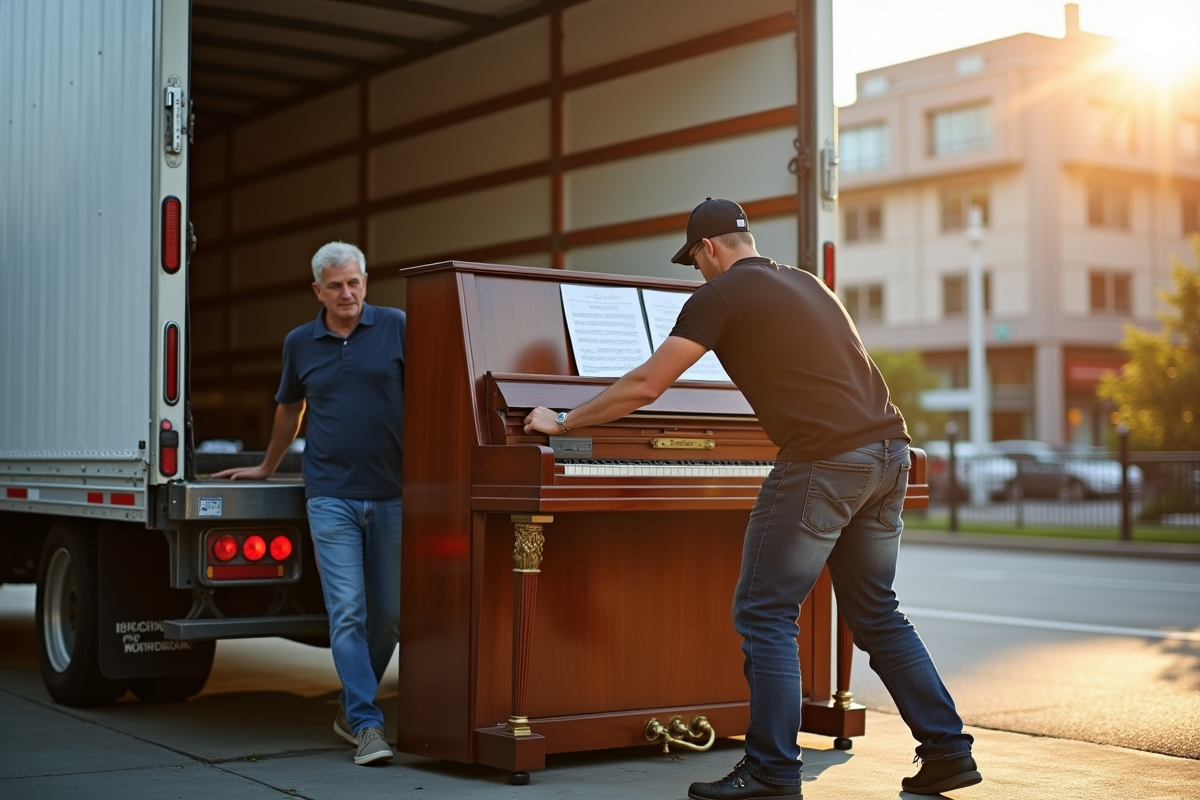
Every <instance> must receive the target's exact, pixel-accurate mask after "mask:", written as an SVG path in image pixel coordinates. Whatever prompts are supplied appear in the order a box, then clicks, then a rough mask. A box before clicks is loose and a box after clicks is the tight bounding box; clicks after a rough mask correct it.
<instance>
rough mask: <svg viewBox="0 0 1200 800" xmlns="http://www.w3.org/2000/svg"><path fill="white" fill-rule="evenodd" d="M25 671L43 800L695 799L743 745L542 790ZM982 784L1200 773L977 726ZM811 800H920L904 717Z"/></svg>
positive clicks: (622, 764)
mask: <svg viewBox="0 0 1200 800" xmlns="http://www.w3.org/2000/svg"><path fill="white" fill-rule="evenodd" d="M28 678H29V675H28V673H27V672H26V671H23V670H13V669H11V668H8V667H5V668H4V669H3V670H2V671H0V681H2V682H3V686H4V688H3V690H0V718H2V719H3V720H4V723H3V726H2V727H0V754H2V755H0V796H3V797H5V798H13V800H17V799H18V798H20V800H26V799H28V800H34V798H65V797H71V798H78V797H86V798H89V799H93V800H100V798H121V799H122V800H133V799H134V798H156V799H157V798H180V799H181V800H190V799H191V798H195V799H196V800H201V799H203V800H211V798H216V797H219V798H221V800H241V799H242V798H247V799H249V798H270V797H304V798H313V799H314V800H340V799H341V798H376V797H378V798H385V797H422V798H429V799H430V800H432V799H433V798H455V799H456V800H460V799H461V800H474V799H475V798H479V799H480V800H483V799H484V798H494V797H508V798H517V797H528V798H530V800H533V798H605V800H619V799H621V798H631V799H632V798H648V797H654V798H683V797H686V794H687V786H688V784H689V783H690V782H691V781H693V780H713V779H716V778H719V777H720V776H722V775H724V774H725V773H726V772H728V771H729V769H730V768H731V767H732V766H733V765H734V763H736V762H737V760H738V759H739V758H740V757H741V743H740V742H738V741H736V740H721V741H720V742H718V744H717V745H716V746H715V747H714V748H713V749H712V750H711V751H709V752H707V753H686V752H685V753H681V754H671V755H663V754H662V753H661V752H659V751H658V748H656V747H652V746H647V747H645V748H638V749H632V750H620V751H607V752H597V753H588V754H581V755H571V756H554V757H551V758H550V759H549V764H548V769H547V770H545V771H544V772H538V773H534V775H533V780H532V782H531V783H530V785H529V786H524V787H512V786H509V785H508V784H507V781H506V775H505V773H503V772H500V771H497V770H491V769H486V768H481V767H470V766H463V765H458V764H450V763H445V762H438V761H430V760H427V759H423V758H418V757H416V756H408V755H403V754H401V755H398V757H397V759H396V760H395V761H393V762H391V763H390V764H387V765H384V766H373V767H356V766H354V764H353V763H352V762H351V760H350V748H349V747H348V746H346V745H344V744H342V745H339V744H338V743H337V740H336V739H334V737H333V734H332V733H331V732H330V731H329V730H328V722H329V719H330V718H331V717H332V714H331V713H330V709H331V708H332V707H334V706H333V704H334V702H335V701H334V700H333V697H332V696H331V695H329V694H327V695H323V696H319V697H315V698H304V697H300V696H292V695H289V694H288V693H286V692H277V691H272V690H270V689H267V688H262V689H260V690H258V691H252V692H238V693H236V694H234V695H226V696H213V695H206V696H202V697H201V698H199V699H197V700H194V701H191V702H189V703H187V704H185V705H183V706H179V705H163V706H153V705H148V704H141V703H132V702H131V703H124V704H120V705H118V706H116V707H113V708H109V709H105V710H99V711H77V710H67V709H63V708H60V707H56V706H54V705H52V704H51V703H50V702H49V701H48V699H47V698H46V697H45V696H44V695H42V693H41V692H40V691H38V687H34V686H30V685H29V684H30V681H29V680H28ZM971 733H972V734H974V735H975V737H976V757H977V760H978V763H979V766H980V770H981V771H982V772H983V775H984V782H983V783H982V784H980V785H979V786H974V787H971V788H969V789H964V790H961V791H959V792H954V793H951V794H950V795H949V796H950V797H953V798H960V797H961V798H974V799H975V800H993V799H994V800H1000V799H1001V798H1003V800H1034V799H1035V798H1036V799H1037V800H1067V799H1068V798H1078V800H1089V799H1090V798H1097V800H1099V798H1104V799H1105V800H1108V799H1109V798H1115V797H1119V798H1147V800H1148V799H1149V798H1164V799H1165V798H1170V799H1171V800H1177V799H1178V800H1182V799H1183V798H1196V797H1197V796H1200V762H1196V761H1189V760H1186V759H1175V758H1169V757H1166V756H1160V755H1154V754H1150V753H1142V752H1138V751H1134V750H1124V749H1121V748H1116V747H1106V746H1101V745H1093V744H1084V743H1080V742H1071V741H1065V740H1058V739H1045V738H1038V737H1032V736H1024V735H1020V734H1012V733H1003V732H999V731H990V730H981V729H971ZM801 743H802V744H803V746H804V748H805V768H804V794H805V797H806V798H808V800H822V798H829V799H830V800H832V798H862V800H869V798H880V799H881V800H882V799H883V798H895V797H897V796H898V795H899V796H900V797H915V796H914V795H907V794H905V793H902V792H900V779H901V778H902V777H904V776H905V775H908V774H911V773H912V772H913V771H914V767H913V766H912V765H911V764H909V763H908V760H909V756H910V754H911V753H912V746H913V742H912V739H911V737H910V736H909V735H908V731H907V729H906V728H905V726H904V725H903V723H902V722H901V721H900V719H899V718H898V717H895V716H892V715H888V714H879V713H868V719H867V735H866V736H865V737H863V738H861V739H858V740H856V741H855V744H854V748H853V749H852V750H850V751H848V752H843V751H838V750H834V749H832V745H831V742H830V740H829V739H826V738H823V737H812V736H807V735H804V736H802V737H801Z"/></svg>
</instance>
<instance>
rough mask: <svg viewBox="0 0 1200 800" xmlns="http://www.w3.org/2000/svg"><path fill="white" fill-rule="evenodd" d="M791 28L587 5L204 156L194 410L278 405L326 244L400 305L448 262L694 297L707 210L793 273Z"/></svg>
mask: <svg viewBox="0 0 1200 800" xmlns="http://www.w3.org/2000/svg"><path fill="white" fill-rule="evenodd" d="M794 9H795V3H794V0H756V2H743V3H730V2H726V0H656V2H653V3H646V2H644V1H643V0H593V1H592V2H585V3H581V4H579V5H574V6H570V7H568V8H566V9H565V10H563V11H560V12H555V13H553V14H551V15H550V16H547V17H542V18H539V19H537V20H534V21H532V22H529V23H526V24H524V25H521V26H519V27H515V28H511V29H508V30H506V31H503V32H501V33H498V34H495V35H493V36H491V37H488V38H486V39H482V40H478V41H475V42H473V43H470V44H467V45H464V46H462V47H459V48H457V49H455V50H451V51H448V52H445V53H442V54H439V55H436V56H434V57H431V58H428V59H425V60H422V61H419V62H416V63H412V64H409V65H406V66H403V67H400V68H397V69H395V70H393V71H391V72H387V73H383V74H380V75H377V76H375V77H373V78H370V79H368V80H364V81H362V82H361V83H359V84H355V85H351V86H347V87H344V88H342V89H339V90H336V91H333V92H331V93H329V94H327V95H324V96H322V97H320V98H318V99H315V100H312V101H309V102H307V103H304V104H302V105H298V106H294V107H292V108H289V109H286V110H284V111H281V112H279V113H277V114H274V115H272V116H270V117H267V118H264V119H260V120H257V121H254V122H251V123H248V124H246V125H243V126H241V127H238V128H236V129H234V130H232V131H229V132H226V133H223V134H221V135H219V136H215V137H210V138H209V139H206V140H203V141H201V142H199V143H198V144H197V147H196V149H195V157H194V161H193V184H192V185H193V201H194V202H193V211H192V216H193V219H194V220H195V221H196V224H197V232H198V234H199V235H200V238H201V248H200V250H199V251H198V252H197V256H196V258H195V260H194V261H193V272H192V276H193V284H192V286H193V304H192V305H193V330H194V333H195V334H196V335H195V338H194V339H193V342H194V345H193V352H194V354H195V359H194V363H193V373H192V374H193V380H194V382H195V383H196V384H197V385H201V384H202V385H203V386H204V387H206V389H205V393H204V394H202V393H200V392H197V393H196V395H195V396H194V401H195V402H196V403H197V404H202V403H204V402H207V401H206V400H205V398H206V397H214V398H215V397H217V396H220V395H223V396H225V397H226V398H227V399H228V398H230V397H232V396H233V395H234V394H235V393H236V392H238V391H245V387H247V386H250V385H252V384H256V385H257V386H259V387H260V388H259V389H258V390H257V391H258V392H259V394H260V395H261V393H262V392H264V391H266V390H267V389H268V387H270V388H273V381H274V380H275V376H277V375H278V369H279V346H280V344H281V342H282V340H283V337H284V335H285V334H286V332H287V331H288V330H289V329H290V328H292V327H294V326H295V325H298V324H300V323H302V322H304V321H306V320H308V319H311V318H312V316H313V315H314V314H315V313H316V311H317V305H316V301H315V298H313V296H312V293H311V290H310V289H309V287H308V284H309V283H310V282H311V277H310V273H309V271H308V270H309V267H308V262H309V258H310V257H311V254H312V252H313V251H314V250H315V249H316V247H318V246H319V245H320V244H321V243H323V242H325V241H328V240H330V239H334V238H342V239H346V240H348V241H354V242H357V243H358V244H360V246H362V247H363V249H364V251H365V252H366V253H367V259H368V270H369V273H370V275H371V282H370V292H369V299H370V300H371V301H372V302H375V303H377V304H394V305H399V306H403V303H404V291H403V282H402V281H399V280H396V279H394V277H393V276H394V275H395V272H396V270H397V269H398V268H400V267H402V266H408V265H412V264H420V263H427V262H432V261H438V260H443V259H448V258H455V259H460V260H475V261H488V262H494V263H508V264H521V265H526V266H545V267H551V266H553V267H558V268H565V269H578V270H589V271H604V272H616V273H626V274H634V275H661V276H671V277H681V278H687V279H696V278H697V277H698V276H697V274H696V273H695V272H694V271H693V270H692V269H691V268H682V267H678V266H676V265H672V264H670V263H669V259H670V256H671V255H672V253H673V252H674V250H675V249H676V248H678V246H679V243H680V241H681V237H682V230H683V227H684V225H685V224H686V220H687V213H688V211H690V209H691V208H692V206H694V205H695V204H696V203H697V202H699V201H700V200H702V199H704V197H705V196H708V195H712V196H727V197H733V198H736V199H738V200H740V201H742V202H743V203H744V204H746V206H747V210H748V212H749V213H750V216H751V220H752V226H753V229H754V232H755V235H756V237H757V238H758V240H759V244H760V250H761V251H762V252H763V253H764V254H769V255H771V256H773V257H775V258H777V259H779V260H782V261H793V262H794V260H795V258H796V238H797V237H796V180H795V177H794V176H793V175H792V174H790V173H789V172H788V168H787V167H788V162H789V161H790V160H791V159H792V157H793V156H794V155H795V150H794V148H793V139H794V138H795V137H796V53H795V40H796V20H795V17H794ZM200 128H201V129H203V120H201V121H200Z"/></svg>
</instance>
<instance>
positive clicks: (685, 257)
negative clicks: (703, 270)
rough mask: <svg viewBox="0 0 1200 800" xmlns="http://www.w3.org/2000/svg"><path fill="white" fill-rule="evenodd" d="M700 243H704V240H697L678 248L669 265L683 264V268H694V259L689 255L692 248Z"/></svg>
mask: <svg viewBox="0 0 1200 800" xmlns="http://www.w3.org/2000/svg"><path fill="white" fill-rule="evenodd" d="M702 241H704V240H703V239H697V240H696V241H694V242H688V243H687V244H685V245H684V246H683V247H681V248H679V252H678V253H676V254H675V255H674V256H672V258H671V263H672V264H683V265H684V266H685V267H694V266H696V259H694V258H692V257H691V256H690V255H689V254H690V253H691V252H692V248H693V247H695V246H696V245H697V244H699V243H700V242H702Z"/></svg>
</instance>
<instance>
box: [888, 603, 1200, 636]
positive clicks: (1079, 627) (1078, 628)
mask: <svg viewBox="0 0 1200 800" xmlns="http://www.w3.org/2000/svg"><path fill="white" fill-rule="evenodd" d="M900 610H901V611H903V612H904V613H905V614H912V615H913V616H916V617H929V618H930V619H948V620H953V621H955V622H981V623H983V624H985V625H1011V626H1013V627H1015V628H1041V629H1043V630H1050V631H1075V632H1077V633H1105V634H1109V635H1112V636H1135V637H1137V638H1139V639H1169V640H1171V641H1177V642H1200V631H1160V630H1157V629H1155V628H1123V627H1121V626H1119V625H1089V624H1088V623H1086V622H1060V621H1058V620H1052V619H1030V618H1028V617H1001V616H997V615H995V614H974V613H971V612H969V611H943V610H941V609H937V608H912V607H902V608H901V609H900Z"/></svg>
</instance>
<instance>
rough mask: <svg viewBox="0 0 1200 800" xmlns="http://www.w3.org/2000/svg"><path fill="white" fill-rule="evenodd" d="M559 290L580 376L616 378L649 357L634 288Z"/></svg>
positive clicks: (572, 286)
mask: <svg viewBox="0 0 1200 800" xmlns="http://www.w3.org/2000/svg"><path fill="white" fill-rule="evenodd" d="M560 287H561V289H562V302H563V313H564V314H565V315H566V318H567V331H568V332H569V333H570V334H571V348H572V350H574V353H575V366H576V367H577V368H578V369H579V374H580V375H583V376H586V377H592V378H619V377H620V376H622V375H624V374H625V373H626V372H629V370H631V369H633V368H634V367H637V366H640V365H641V364H642V363H643V362H644V361H645V360H646V359H648V358H649V357H650V352H651V351H650V338H649V334H648V333H647V331H646V319H645V317H643V316H642V301H641V298H640V297H639V296H638V290H637V289H636V288H635V287H633V286H585V285H582V284H573V283H563V284H560Z"/></svg>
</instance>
